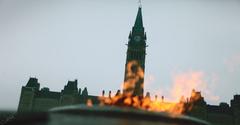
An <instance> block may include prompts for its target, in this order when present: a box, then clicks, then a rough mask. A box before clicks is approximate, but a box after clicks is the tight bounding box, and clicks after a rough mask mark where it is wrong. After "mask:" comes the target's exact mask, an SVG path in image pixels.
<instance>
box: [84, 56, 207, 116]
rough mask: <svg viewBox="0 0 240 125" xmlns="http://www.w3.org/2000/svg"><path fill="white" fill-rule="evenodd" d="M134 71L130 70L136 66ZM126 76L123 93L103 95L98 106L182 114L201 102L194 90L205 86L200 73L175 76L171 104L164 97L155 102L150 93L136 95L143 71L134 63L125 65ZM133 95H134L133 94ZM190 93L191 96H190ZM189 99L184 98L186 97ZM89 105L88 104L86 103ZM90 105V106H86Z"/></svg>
mask: <svg viewBox="0 0 240 125" xmlns="http://www.w3.org/2000/svg"><path fill="white" fill-rule="evenodd" d="M136 65H137V68H135V70H133V69H132V67H133V66H136ZM126 70H127V74H125V75H126V78H127V79H125V82H124V84H123V93H120V91H119V92H117V94H116V95H115V96H108V97H105V96H104V94H103V95H102V96H100V97H99V101H100V105H101V106H103V105H107V106H120V107H132V108H137V109H141V110H147V111H156V112H168V113H171V114H176V115H178V114H183V113H186V112H188V111H190V110H192V108H193V105H194V103H195V102H199V101H200V102H203V103H204V99H203V97H202V96H201V92H196V91H195V90H194V89H198V88H203V89H205V88H206V86H207V84H206V82H205V81H204V80H203V73H202V72H189V73H183V74H180V75H177V76H175V77H174V80H173V81H174V84H173V87H172V89H171V91H170V100H171V102H165V100H164V97H163V96H162V98H161V99H160V100H159V99H158V98H157V96H155V100H153V99H151V97H150V93H147V95H146V96H145V97H144V96H142V95H138V94H136V93H135V91H139V89H140V90H141V89H142V87H143V83H142V85H141V86H140V87H139V85H137V84H138V81H139V80H140V79H143V78H144V71H143V70H142V69H141V67H140V66H139V65H138V63H137V62H136V61H132V62H130V63H128V64H127V69H126ZM134 93H135V94H134ZM190 93H191V94H190ZM188 95H190V97H189V98H185V97H188ZM88 103H89V102H88ZM88 105H91V104H88Z"/></svg>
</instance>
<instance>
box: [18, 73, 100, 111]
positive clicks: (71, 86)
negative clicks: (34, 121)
mask: <svg viewBox="0 0 240 125" xmlns="http://www.w3.org/2000/svg"><path fill="white" fill-rule="evenodd" d="M77 85H78V81H77V80H75V81H68V83H67V85H66V86H64V89H63V90H62V91H61V92H53V91H50V90H49V88H42V89H40V83H38V79H36V78H30V79H29V81H28V82H27V85H26V86H23V87H22V91H21V96H20V101H19V106H18V112H42V111H47V110H49V109H51V108H54V107H59V106H66V105H74V104H86V102H87V100H88V99H90V100H91V101H93V103H94V104H98V103H99V100H98V97H97V96H91V95H88V91H87V88H84V89H83V91H81V89H78V87H77Z"/></svg>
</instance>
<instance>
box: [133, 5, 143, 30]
mask: <svg viewBox="0 0 240 125" xmlns="http://www.w3.org/2000/svg"><path fill="white" fill-rule="evenodd" d="M134 27H135V28H137V29H138V28H143V20H142V8H141V7H140V6H139V8H138V13H137V17H136V20H135V24H134Z"/></svg>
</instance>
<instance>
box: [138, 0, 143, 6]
mask: <svg viewBox="0 0 240 125" xmlns="http://www.w3.org/2000/svg"><path fill="white" fill-rule="evenodd" d="M138 4H139V7H140V8H142V0H138Z"/></svg>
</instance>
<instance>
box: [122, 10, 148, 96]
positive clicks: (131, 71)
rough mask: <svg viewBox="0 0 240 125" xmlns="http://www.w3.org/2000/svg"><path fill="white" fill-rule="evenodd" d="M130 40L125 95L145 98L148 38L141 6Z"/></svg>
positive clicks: (124, 87) (124, 86)
mask: <svg viewBox="0 0 240 125" xmlns="http://www.w3.org/2000/svg"><path fill="white" fill-rule="evenodd" d="M128 38H129V40H128V44H127V46H128V49H127V59H126V64H125V76H124V85H123V94H125V95H128V96H129V95H130V96H143V90H144V70H145V55H146V39H147V38H146V33H145V31H144V27H143V20H142V7H141V6H140V7H139V8H138V13H137V17H136V21H135V24H134V26H133V28H132V31H131V32H130V34H129V37H128Z"/></svg>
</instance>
